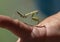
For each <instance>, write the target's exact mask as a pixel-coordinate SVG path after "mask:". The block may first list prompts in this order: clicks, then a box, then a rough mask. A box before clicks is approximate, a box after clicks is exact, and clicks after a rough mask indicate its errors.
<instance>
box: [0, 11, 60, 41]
mask: <svg viewBox="0 0 60 42" xmlns="http://www.w3.org/2000/svg"><path fill="white" fill-rule="evenodd" d="M0 27H4V28H5V29H8V30H10V31H11V32H13V33H14V34H15V35H17V36H18V37H19V38H20V39H19V40H18V41H17V42H60V12H58V13H57V14H55V15H53V16H50V17H48V18H47V19H45V20H44V21H42V22H41V23H39V24H38V25H36V26H29V25H26V24H25V23H23V22H19V21H18V20H14V19H12V18H10V17H7V16H2V15H1V16H0Z"/></svg>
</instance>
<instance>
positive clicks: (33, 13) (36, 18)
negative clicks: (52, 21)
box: [17, 10, 39, 23]
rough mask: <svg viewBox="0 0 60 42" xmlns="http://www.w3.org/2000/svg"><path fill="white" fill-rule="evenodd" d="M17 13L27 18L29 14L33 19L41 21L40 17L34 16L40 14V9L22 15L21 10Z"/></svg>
mask: <svg viewBox="0 0 60 42" xmlns="http://www.w3.org/2000/svg"><path fill="white" fill-rule="evenodd" d="M17 14H19V15H20V17H22V18H27V17H28V16H30V15H31V16H32V20H34V21H37V22H38V23H39V18H38V17H35V16H34V15H35V14H38V10H35V11H32V12H30V13H27V14H24V15H22V14H21V13H20V12H18V11H17Z"/></svg>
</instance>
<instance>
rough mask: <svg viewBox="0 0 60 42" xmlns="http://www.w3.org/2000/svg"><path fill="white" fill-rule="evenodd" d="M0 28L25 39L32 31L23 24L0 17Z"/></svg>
mask: <svg viewBox="0 0 60 42" xmlns="http://www.w3.org/2000/svg"><path fill="white" fill-rule="evenodd" d="M0 27H4V28H5V29H8V30H10V31H11V32H13V33H14V34H15V35H17V36H19V37H25V36H26V35H29V34H30V33H31V31H32V27H31V26H28V25H26V24H24V23H23V22H19V21H16V20H14V19H12V18H10V17H8V16H2V15H0Z"/></svg>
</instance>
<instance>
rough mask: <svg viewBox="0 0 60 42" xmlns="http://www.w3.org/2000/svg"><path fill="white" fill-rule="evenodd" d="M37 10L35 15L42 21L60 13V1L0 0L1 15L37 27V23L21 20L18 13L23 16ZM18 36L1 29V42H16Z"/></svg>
mask: <svg viewBox="0 0 60 42" xmlns="http://www.w3.org/2000/svg"><path fill="white" fill-rule="evenodd" d="M35 10H39V12H38V14H37V15H35V16H36V17H38V18H39V19H40V21H42V20H43V19H44V18H45V17H47V16H50V15H52V14H54V13H56V12H58V11H60V1H59V0H0V15H6V16H10V17H11V18H14V19H18V20H19V21H23V22H25V23H28V24H32V25H36V24H37V22H36V21H32V20H31V16H28V18H26V19H25V18H21V17H20V16H19V15H18V14H17V11H19V12H20V13H22V14H23V15H24V14H26V13H29V12H32V11H35ZM17 38H18V37H17V36H15V35H14V34H12V33H11V32H10V31H8V30H5V29H2V28H0V42H16V40H17Z"/></svg>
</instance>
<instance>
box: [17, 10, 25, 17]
mask: <svg viewBox="0 0 60 42" xmlns="http://www.w3.org/2000/svg"><path fill="white" fill-rule="evenodd" d="M17 13H18V14H19V15H20V17H22V18H26V16H24V15H22V14H21V13H19V12H18V11H17Z"/></svg>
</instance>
